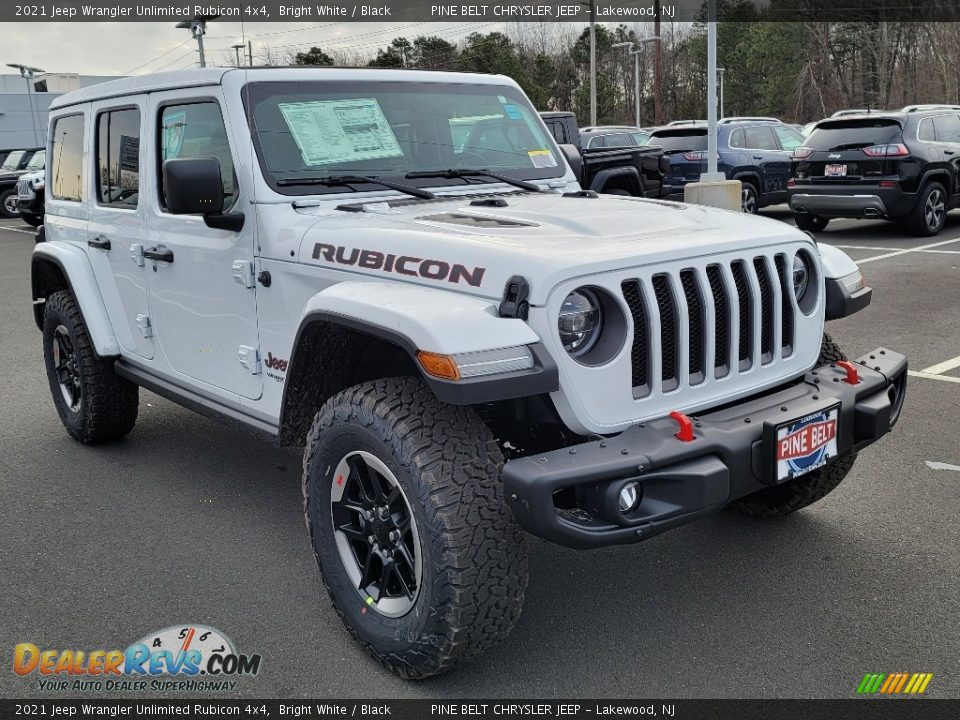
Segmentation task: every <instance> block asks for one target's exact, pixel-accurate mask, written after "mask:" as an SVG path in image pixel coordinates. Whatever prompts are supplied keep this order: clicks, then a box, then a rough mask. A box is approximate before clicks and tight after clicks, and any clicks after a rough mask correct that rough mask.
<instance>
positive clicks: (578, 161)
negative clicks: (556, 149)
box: [560, 143, 583, 180]
mask: <svg viewBox="0 0 960 720" xmlns="http://www.w3.org/2000/svg"><path fill="white" fill-rule="evenodd" d="M560 151H561V152H562V153H563V156H564V157H565V158H566V159H567V162H568V163H569V164H570V167H571V169H572V170H573V174H574V175H576V176H577V180H579V179H580V177H581V175H582V174H583V158H581V157H580V151H579V150H577V146H576V145H568V144H566V143H563V144H561V145H560Z"/></svg>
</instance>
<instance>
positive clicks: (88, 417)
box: [44, 290, 140, 445]
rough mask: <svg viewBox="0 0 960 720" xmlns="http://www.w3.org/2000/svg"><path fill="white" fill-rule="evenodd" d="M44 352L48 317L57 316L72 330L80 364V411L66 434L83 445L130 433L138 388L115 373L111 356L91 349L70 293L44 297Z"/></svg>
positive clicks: (49, 374) (50, 375)
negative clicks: (81, 383)
mask: <svg viewBox="0 0 960 720" xmlns="http://www.w3.org/2000/svg"><path fill="white" fill-rule="evenodd" d="M44 313H45V316H44V345H45V347H44V352H45V353H46V352H47V351H46V343H47V340H46V338H47V334H48V332H49V333H52V329H50V328H48V327H47V318H50V317H51V316H52V314H54V313H56V314H59V315H60V317H61V318H63V319H64V320H67V323H68V324H69V328H68V329H70V330H71V339H72V340H73V342H74V350H75V352H76V353H77V356H78V361H79V363H80V376H81V378H82V382H83V387H82V392H83V408H82V410H81V413H82V415H81V419H80V424H79V427H77V428H71V427H70V426H69V425H67V424H66V423H64V427H66V428H67V432H68V433H70V435H71V436H72V437H73V438H74V439H76V440H79V441H80V442H81V443H83V444H84V445H89V444H95V443H102V442H109V441H111V440H118V439H120V438H122V437H123V436H125V435H126V434H127V433H129V432H130V431H131V430H133V426H134V425H135V424H136V422H137V412H138V410H139V404H140V388H139V387H138V386H137V385H136V384H134V383H132V382H130V381H129V380H126V379H125V378H122V377H120V376H119V375H117V374H116V372H115V371H114V367H113V364H114V361H115V360H116V358H114V357H100V356H99V355H97V353H96V351H95V350H94V346H93V341H92V340H91V339H90V334H89V332H87V325H86V323H85V322H84V320H83V313H81V312H80V307H79V306H78V305H77V302H76V300H75V299H74V297H73V294H72V293H71V292H70V291H69V290H59V291H57V292H55V293H53V294H51V295H50V297H48V298H47V302H46V306H45V309H44ZM46 365H47V377H48V379H49V381H50V391H51V392H52V393H53V394H54V398H55V402H60V399H59V397H58V396H59V393H60V389H59V387H58V386H57V383H56V378H55V377H54V376H53V372H52V370H51V364H50V363H46Z"/></svg>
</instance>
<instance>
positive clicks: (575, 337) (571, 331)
mask: <svg viewBox="0 0 960 720" xmlns="http://www.w3.org/2000/svg"><path fill="white" fill-rule="evenodd" d="M602 324H603V310H602V309H601V306H600V301H599V299H598V298H597V296H596V294H594V292H593V291H592V290H588V289H587V288H578V289H576V290H574V291H573V292H572V293H570V294H569V295H567V297H566V299H564V301H563V305H561V306H560V317H559V319H558V321H557V326H558V327H559V329H560V342H562V343H563V347H564V349H565V350H566V351H567V352H568V353H570V354H571V355H572V356H573V357H580V356H582V355H584V354H586V353H588V352H590V350H591V349H592V348H593V347H594V345H596V344H597V340H598V339H599V338H600V328H601V326H602Z"/></svg>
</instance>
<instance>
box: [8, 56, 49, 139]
mask: <svg viewBox="0 0 960 720" xmlns="http://www.w3.org/2000/svg"><path fill="white" fill-rule="evenodd" d="M7 67H12V68H15V69H17V70H19V71H20V77H22V78H23V79H24V80H25V81H26V82H27V104H28V105H29V106H30V123H31V124H32V125H33V141H34V143H35V144H36V146H37V147H42V146H43V145H46V142H45V141H44V139H43V136H42V135H41V133H40V125H39V124H38V123H37V112H36V107H35V105H34V102H33V78H34V76H35V75H36V74H37V73H42V72H44V71H43V70H41V69H40V68H36V67H30V66H29V65H20V64H18V63H7Z"/></svg>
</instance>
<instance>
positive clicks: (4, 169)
mask: <svg viewBox="0 0 960 720" xmlns="http://www.w3.org/2000/svg"><path fill="white" fill-rule="evenodd" d="M45 158H46V151H45V150H44V149H43V148H32V149H29V150H15V151H13V152H11V153H10V154H9V155H8V156H7V158H6V160H4V161H3V165H2V166H0V216H2V217H5V218H15V217H17V216H19V215H20V208H19V207H17V180H19V179H20V176H21V175H23V174H24V173H32V172H37V171H38V170H43V167H44V161H45Z"/></svg>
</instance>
